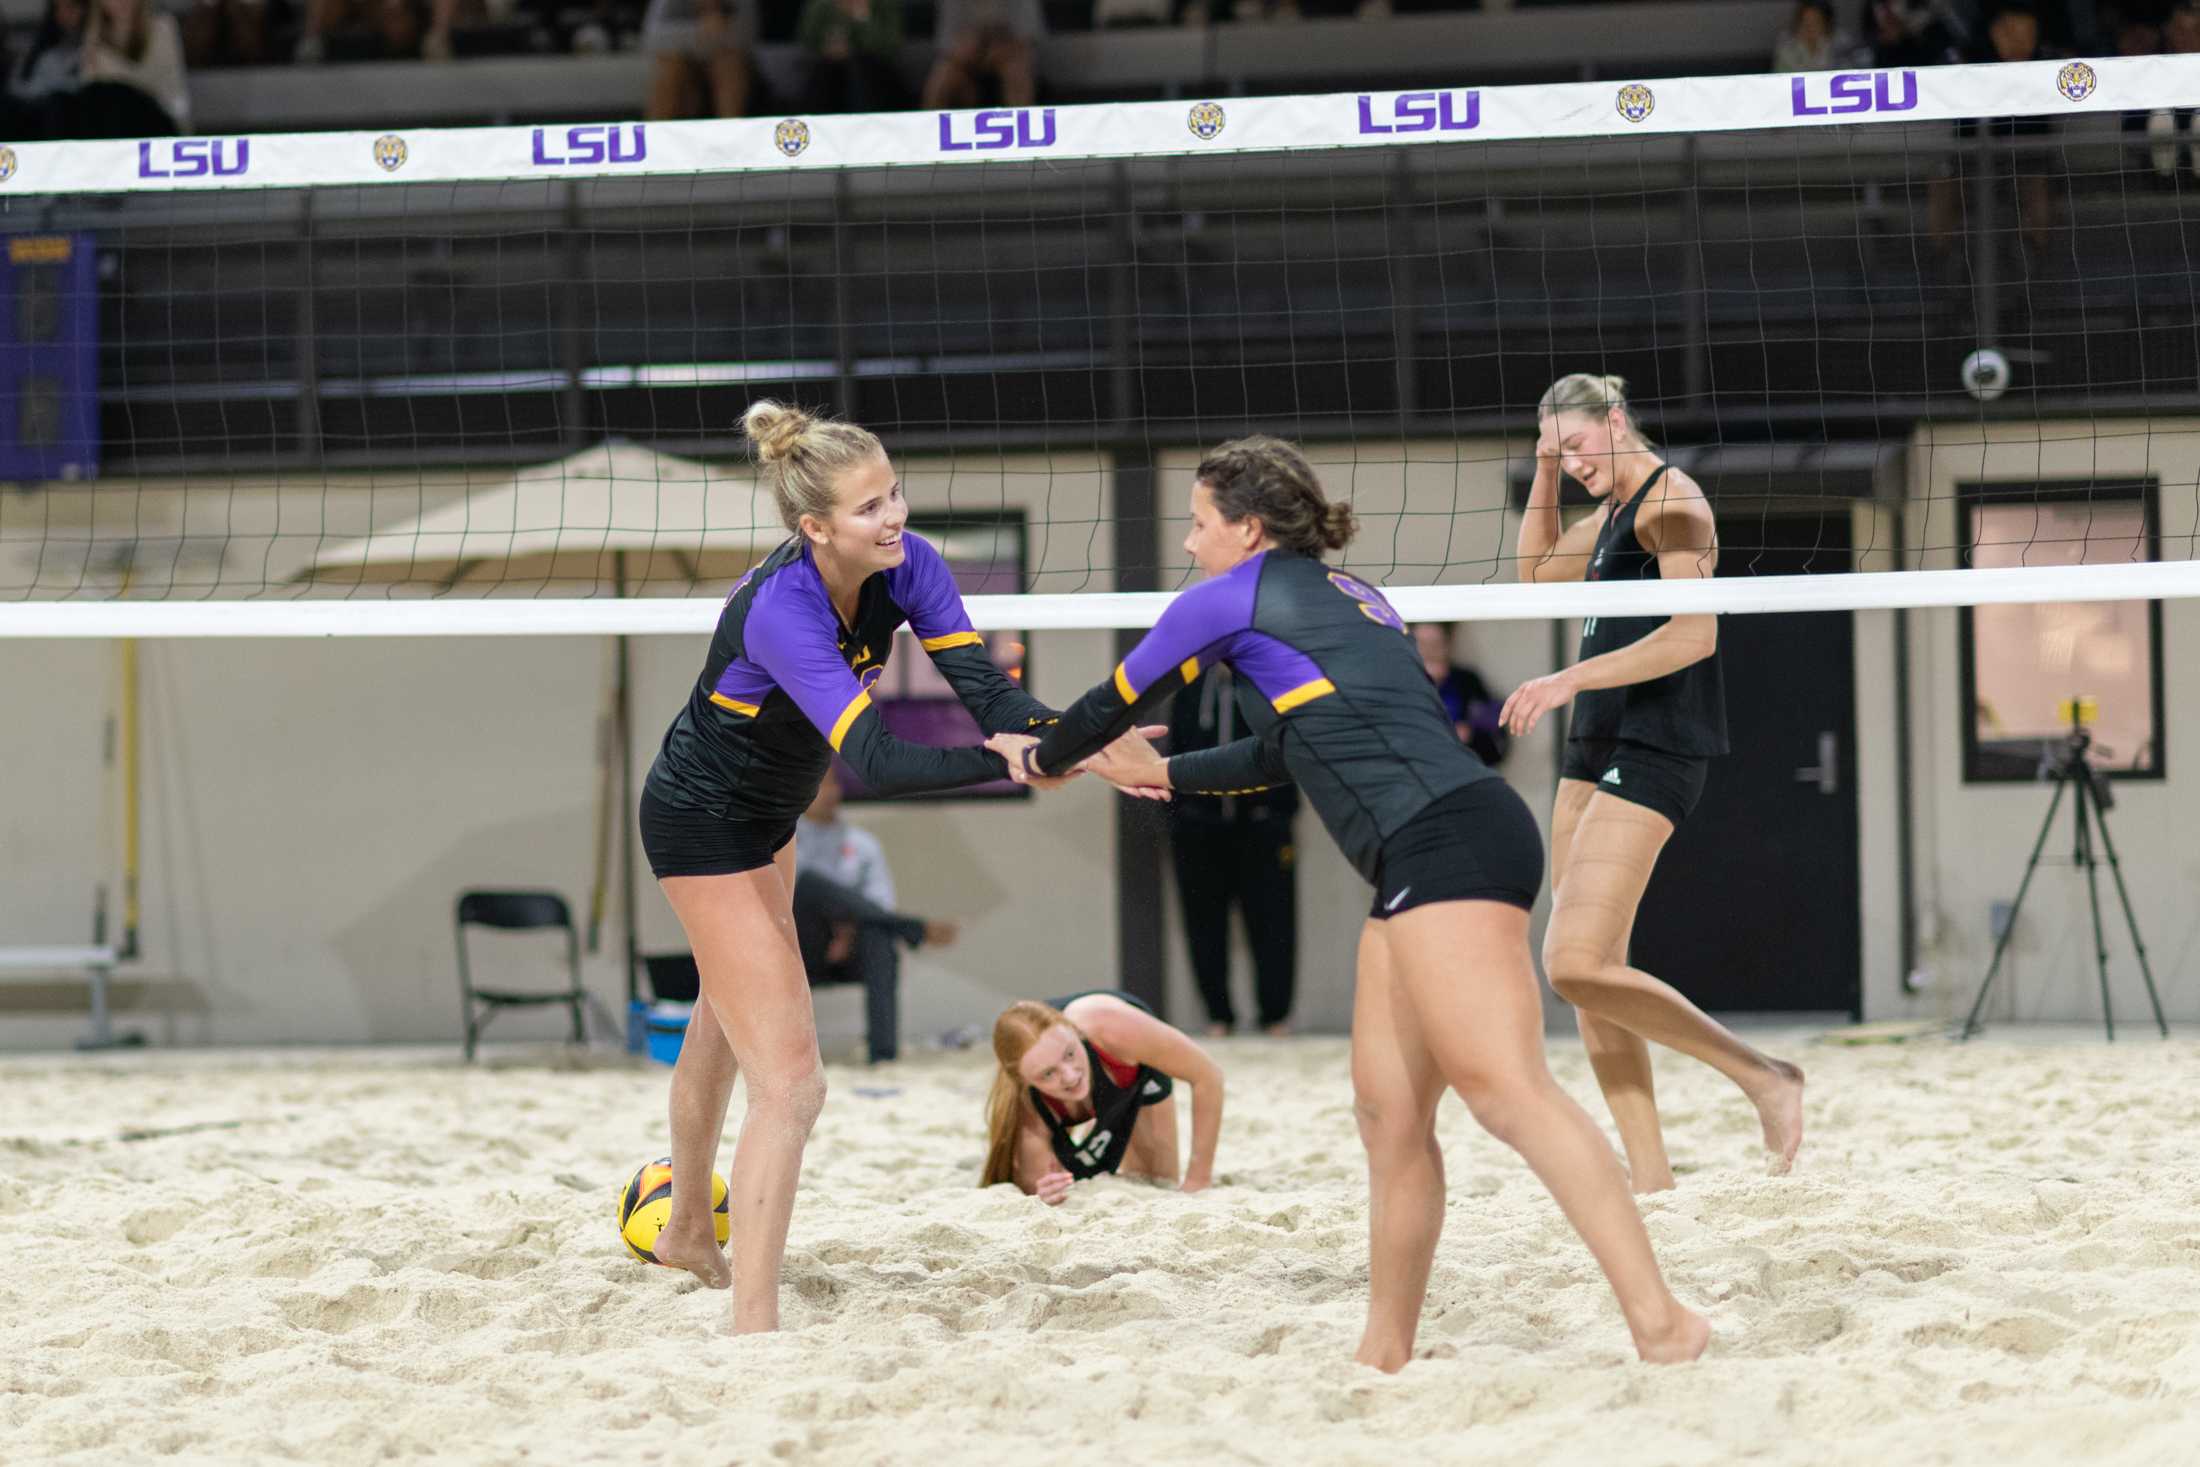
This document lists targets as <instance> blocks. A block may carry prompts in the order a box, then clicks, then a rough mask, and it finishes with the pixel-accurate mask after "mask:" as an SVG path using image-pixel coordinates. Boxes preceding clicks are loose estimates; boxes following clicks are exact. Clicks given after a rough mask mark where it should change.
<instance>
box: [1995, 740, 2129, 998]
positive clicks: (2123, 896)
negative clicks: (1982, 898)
mask: <svg viewBox="0 0 2200 1467" xmlns="http://www.w3.org/2000/svg"><path fill="white" fill-rule="evenodd" d="M2092 746H2093V735H2092V734H2091V733H2089V732H2087V731H2086V729H2085V728H2084V726H2083V725H2075V726H2073V727H2072V729H2071V730H2070V735H2069V737H2067V738H2065V739H2064V740H2063V744H2062V751H2061V753H2060V754H2059V755H2058V756H2057V757H2056V759H2055V761H2054V763H2053V764H2052V765H2049V766H2045V767H2043V770H2042V772H2043V773H2045V774H2046V775H2047V776H2048V777H2049V778H2051V779H2053V780H2054V781H2055V797H2054V798H2053V799H2051V800H2049V801H2048V802H2047V818H2046V819H2045V820H2043V821H2041V822H2040V838H2039V839H2038V840H2036V841H2034V842H2033V843H2032V855H2031V858H2030V859H2028V860H2027V861H2026V862H2025V863H2024V879H2023V880H2022V881H2019V882H2018V883H2017V895H2016V899H2015V900H2014V901H2012V902H2010V903H2009V917H2008V920H2007V921H2005V922H2004V923H2003V924H2002V929H2001V936H2000V937H1998V938H1996V939H1995V941H1994V958H1993V961H1992V962H1990V963H1988V964H1987V965H1986V980H1985V981H1984V982H1982V983H1981V984H1979V986H1978V997H1977V998H1975V999H1973V1000H1972V1001H1971V1012H1970V1013H1969V1014H1968V1015H1966V1016H1965V1018H1964V1020H1963V1028H1962V1030H1961V1031H1960V1032H1959V1033H1958V1034H1957V1036H1956V1037H1957V1038H1959V1039H1969V1038H1970V1037H1971V1036H1972V1035H1973V1034H1976V1033H1978V1031H1979V1029H1980V1028H1981V1027H1983V1026H1981V1025H1980V1023H1979V1021H1978V1016H1979V1010H1981V1009H1983V1008H1984V1007H1986V995H1987V992H1988V991H1989V990H1990V989H1992V988H1993V986H1994V979H1995V977H1996V976H1998V975H1999V974H2000V972H2001V960H2002V956H2003V955H2004V954H2005V953H2006V952H2008V950H2009V939H2010V937H2011V936H2012V935H2014V934H2015V932H2016V930H2017V913H2018V912H2020V911H2022V910H2023V908H2024V894H2025V892H2026V891H2027V890H2029V889H2030V888H2031V885H2032V878H2033V876H2034V875H2036V874H2037V873H2038V872H2039V869H2040V852H2041V851H2043V850H2045V849H2046V847H2047V837H2048V834H2049V832H2051V831H2052V830H2053V829H2054V827H2055V811H2056V809H2057V808H2058V807H2060V806H2061V804H2062V797H2063V795H2064V794H2065V793H2070V794H2071V795H2072V796H2073V799H2072V809H2073V810H2074V811H2075V812H2076V814H2077V833H2076V838H2075V840H2074V841H2073V843H2072V845H2071V864H2072V865H2075V866H2082V867H2084V868H2085V891H2086V896H2087V898H2088V899H2089V900H2090V901H2091V902H2092V905H2093V961H2094V966H2095V967H2096V969H2097V970H2098V971H2099V973H2100V978H2101V1027H2102V1028H2103V1029H2105V1030H2106V1031H2107V1032H2108V1037H2109V1039H2110V1040H2112V1041H2113V1040H2114V1039H2115V1037H2116V1015H2115V1013H2114V1011H2113V1010H2111V1009H2110V1007H2109V1001H2108V939H2107V937H2106V936H2105V935H2104V934H2103V933H2102V931H2101V878H2100V867H2101V863H2100V860H2099V858H2098V857H2096V856H2095V855H2094V854H2093V832H2094V829H2095V828H2096V827H2098V828H2099V830H2100V838H2101V850H2102V851H2103V852H2105V853H2106V854H2107V856H2108V871H2109V874H2110V875H2111V876H2113V877H2115V878H2116V896H2117V899H2118V900H2119V901H2121V902H2122V903H2123V908H2124V925H2125V926H2127V927H2129V928H2130V929H2131V946H2132V948H2133V949H2134V950H2135V951H2136V952H2137V953H2138V954H2139V975H2140V976H2141V977H2142V978H2144V979H2145V980H2146V985H2147V1001H2148V1002H2149V1003H2151V1004H2152V1005H2153V1006H2154V1024H2155V1027H2156V1028H2158V1029H2160V1030H2161V1031H2162V1037H2163V1038H2164V1039H2167V1038H2169V1023H2168V1021H2167V1020H2165V1019H2164V1018H2163V1017H2162V996H2161V995H2160V994H2159V993H2157V992H2155V989H2154V970H2153V969H2151V968H2149V967H2148V966H2147V945H2146V944H2145V943H2144V942H2142V941H2140V939H2139V919H2138V918H2137V917H2136V916H2134V915H2133V914H2132V910H2131V893H2130V892H2129V891H2128V890H2126V889H2125V887H2124V868H2123V867H2122V865H2121V864H2119V863H2118V862H2117V860H2116V843H2115V842H2114V841H2113V840H2111V839H2109V835H2108V812H2109V811H2110V810H2113V809H2114V808H2116V797H2115V794H2114V793H2113V792H2112V791H2111V790H2110V789H2109V787H2108V781H2107V780H2105V779H2103V778H2102V777H2101V774H2100V771H2099V770H2097V769H2095V768H2094V767H2093V766H2092V765H2091V764H2090V763H2088V762H2087V761H2086V757H2085V752H2086V750H2087V749H2089V748H2091V747H2092ZM2089 816H2090V817H2091V818H2090V819H2089V818H2088V817H2089Z"/></svg>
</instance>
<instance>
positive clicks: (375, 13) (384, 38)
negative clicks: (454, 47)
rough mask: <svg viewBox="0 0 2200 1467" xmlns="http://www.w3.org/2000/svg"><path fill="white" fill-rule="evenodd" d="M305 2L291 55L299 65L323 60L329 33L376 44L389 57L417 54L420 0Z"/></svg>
mask: <svg viewBox="0 0 2200 1467" xmlns="http://www.w3.org/2000/svg"><path fill="white" fill-rule="evenodd" d="M305 5H306V19H305V25H304V28H303V29H302V30H301V32H300V33H299V36H298V49H297V51H296V53H295V58H294V59H296V60H297V61H298V62H299V63H300V64H301V65H306V66H312V65H316V64H318V63H320V62H322V61H326V60H327V59H328V43H329V37H331V36H342V37H344V38H345V39H346V40H348V41H352V42H354V43H365V44H369V45H374V46H378V47H379V49H380V50H381V52H382V54H383V55H384V56H387V57H392V58H395V57H399V56H418V55H419V54H420V53H421V18H422V7H421V5H420V0H305ZM445 34H446V36H447V35H448V34H449V32H448V30H446V31H445Z"/></svg>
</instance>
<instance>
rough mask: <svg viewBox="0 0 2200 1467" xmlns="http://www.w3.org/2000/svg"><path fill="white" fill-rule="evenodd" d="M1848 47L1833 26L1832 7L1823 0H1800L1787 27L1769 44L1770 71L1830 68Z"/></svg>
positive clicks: (1838, 62)
mask: <svg viewBox="0 0 2200 1467" xmlns="http://www.w3.org/2000/svg"><path fill="white" fill-rule="evenodd" d="M1848 50H1849V48H1848V47H1847V46H1846V45H1845V44H1844V43H1842V42H1841V41H1840V40H1838V39H1837V38H1836V37H1835V35H1834V30H1833V7H1832V6H1831V5H1829V4H1827V3H1826V0H1800V3H1798V4H1797V5H1796V7H1795V14H1794V15H1793V16H1791V17H1789V19H1788V23H1787V29H1786V30H1784V31H1782V32H1780V39H1779V40H1778V41H1777V42H1775V43H1774V45H1773V48H1772V69H1773V70H1774V71H1832V70H1833V69H1834V68H1835V67H1837V66H1839V65H1840V64H1841V63H1842V61H1844V60H1845V59H1846V58H1847V56H1848Z"/></svg>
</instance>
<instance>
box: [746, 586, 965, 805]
mask: <svg viewBox="0 0 2200 1467" xmlns="http://www.w3.org/2000/svg"><path fill="white" fill-rule="evenodd" d="M831 624H832V609H831V608H830V607H828V606H825V605H823V604H822V602H819V603H816V604H812V603H811V602H809V601H807V600H806V599H805V598H804V597H803V596H802V595H801V593H800V592H799V591H790V592H786V593H782V594H779V595H772V594H770V592H769V590H768V589H767V593H766V594H765V595H763V596H759V597H758V598H757V600H756V602H755V603H754V604H753V605H752V606H751V607H750V609H749V618H748V623H747V625H746V627H745V628H744V629H743V636H742V647H743V651H744V653H745V654H746V655H747V656H748V658H749V659H750V660H751V661H753V662H755V663H756V664H757V665H758V666H759V667H761V668H763V670H764V671H765V672H766V673H768V674H770V676H771V679H772V681H773V682H775V683H777V684H778V685H779V687H780V689H781V690H782V691H783V692H785V693H786V695H787V696H788V697H790V698H792V699H793V700H794V703H795V706H796V707H797V708H800V709H801V710H802V715H803V717H805V718H807V719H809V720H810V722H811V724H812V725H814V726H815V727H816V729H817V731H818V732H819V733H821V734H823V735H825V742H826V743H828V744H831V745H832V746H833V750H834V752H835V753H837V754H839V755H840V756H841V757H842V758H843V759H846V760H847V761H848V763H849V765H850V766H851V767H852V768H853V769H854V770H855V772H856V774H857V776H858V777H859V778H860V779H862V781H863V782H864V783H865V784H866V785H868V786H870V788H871V789H872V790H873V791H874V792H875V793H877V794H882V795H913V794H920V793H923V792H924V791H927V790H946V789H958V788H960V787H962V786H964V785H971V784H985V783H988V782H990V781H992V780H996V779H1000V778H1002V777H1003V776H1005V775H1006V774H1007V773H1008V765H1007V764H1006V763H1005V762H1003V761H1002V759H1001V756H1000V755H998V754H995V753H993V752H992V751H990V750H988V749H984V748H981V747H979V746H977V745H975V744H973V745H968V746H965V747H962V748H936V747H934V746H932V745H930V744H912V743H908V742H906V741H904V740H902V739H897V738H895V737H894V736H893V735H892V734H890V733H888V732H887V731H886V721H885V719H884V718H883V717H881V716H880V715H879V713H878V712H877V710H875V709H873V708H872V707H871V693H870V690H869V689H868V688H866V687H864V686H863V684H862V683H860V682H858V681H857V680H856V675H855V674H854V673H853V672H850V671H849V670H848V664H847V663H845V662H843V661H841V658H840V650H839V649H838V648H837V647H835V646H834V645H833V634H832V632H830V631H829V630H827V628H828V627H829V626H830V625H831ZM866 714H868V715H869V716H868V717H866V716H865V715H866Z"/></svg>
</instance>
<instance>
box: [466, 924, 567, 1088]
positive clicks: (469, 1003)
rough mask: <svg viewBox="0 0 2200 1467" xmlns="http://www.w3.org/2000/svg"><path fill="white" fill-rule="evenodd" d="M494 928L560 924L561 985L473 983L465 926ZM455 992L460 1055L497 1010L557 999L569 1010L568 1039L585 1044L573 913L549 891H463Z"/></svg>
mask: <svg viewBox="0 0 2200 1467" xmlns="http://www.w3.org/2000/svg"><path fill="white" fill-rule="evenodd" d="M468 927H498V928H502V929H504V930H505V931H508V932H528V931H537V930H540V929H544V928H553V927H562V928H564V929H565V969H566V984H565V987H564V988H562V989H556V990H544V989H534V990H528V989H510V988H476V987H475V986H474V979H473V971H472V969H471V967H470V966H469V965H468V963H467V961H466V929H467V928H468ZM458 991H459V997H460V1001H461V1002H462V1004H463V1005H464V1008H465V1015H466V1058H467V1059H468V1060H471V1059H472V1058H473V1057H474V1048H475V1046H476V1044H477V1043H478V1042H479V1040H480V1038H481V1031H482V1030H484V1029H486V1028H488V1027H489V1021H490V1020H491V1019H493V1018H495V1017H496V1015H497V1011H498V1010H500V1009H507V1008H532V1007H536V1006H539V1005H541V1004H546V1003H562V1004H564V1005H565V1006H566V1007H567V1008H568V1009H570V1010H571V1011H572V1014H573V1042H574V1043H575V1044H586V1043H587V1042H588V1030H587V1028H586V1025H585V1023H584V1021H583V1018H582V1010H583V1008H584V1007H585V1005H586V1004H587V1003H588V993H587V991H586V990H585V989H583V988H582V987H581V943H580V935H579V934H578V933H577V932H576V931H575V930H574V928H573V913H572V911H571V909H570V908H568V907H567V906H566V905H565V898H564V897H561V896H559V895H558V894H557V893H556V892H554V891H468V892H461V893H460V894H459V898H458Z"/></svg>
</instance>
